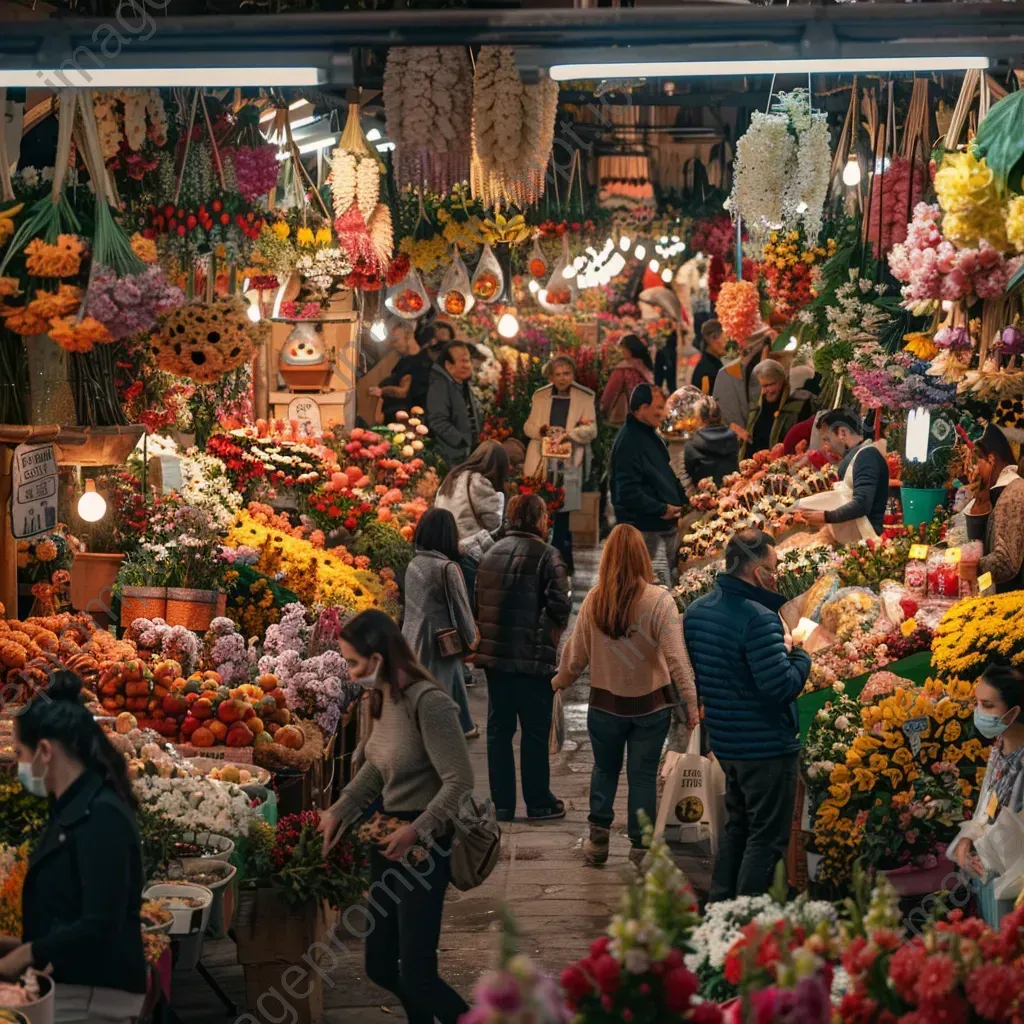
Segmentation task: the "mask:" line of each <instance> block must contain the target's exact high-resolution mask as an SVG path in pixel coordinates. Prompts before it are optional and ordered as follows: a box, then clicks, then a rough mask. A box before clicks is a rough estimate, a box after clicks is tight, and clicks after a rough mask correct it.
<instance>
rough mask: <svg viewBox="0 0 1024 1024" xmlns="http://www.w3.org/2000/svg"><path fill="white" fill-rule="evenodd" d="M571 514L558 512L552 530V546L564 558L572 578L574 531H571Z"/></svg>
mask: <svg viewBox="0 0 1024 1024" xmlns="http://www.w3.org/2000/svg"><path fill="white" fill-rule="evenodd" d="M571 515H572V513H571V512H556V513H555V518H554V525H553V526H552V528H551V546H552V547H553V548H554V549H555V550H556V551H557V552H558V553H559V554H560V555H561V556H562V561H563V562H565V568H566V571H567V572H568V573H569V575H570V576H571V575H572V573H573V564H572V530H570V529H569V516H571Z"/></svg>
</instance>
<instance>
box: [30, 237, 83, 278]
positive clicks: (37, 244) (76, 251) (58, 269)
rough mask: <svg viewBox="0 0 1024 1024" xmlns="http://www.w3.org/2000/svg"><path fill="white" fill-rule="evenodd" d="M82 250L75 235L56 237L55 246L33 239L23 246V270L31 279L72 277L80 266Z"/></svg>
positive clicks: (39, 239)
mask: <svg viewBox="0 0 1024 1024" xmlns="http://www.w3.org/2000/svg"><path fill="white" fill-rule="evenodd" d="M82 250H83V246H82V243H81V241H79V239H78V238H77V237H76V236H75V235H58V236H57V242H56V244H55V245H48V244H47V243H46V242H44V241H43V240H42V239H41V238H33V239H32V241H31V242H29V243H28V245H26V246H25V256H26V259H25V269H26V270H28V272H29V274H31V275H32V276H33V277H74V276H75V274H77V273H78V271H79V270H80V269H81V266H82Z"/></svg>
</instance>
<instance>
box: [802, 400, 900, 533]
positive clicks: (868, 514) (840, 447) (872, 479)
mask: <svg viewBox="0 0 1024 1024" xmlns="http://www.w3.org/2000/svg"><path fill="white" fill-rule="evenodd" d="M818 429H819V431H820V432H821V435H822V439H823V440H824V441H825V442H826V443H827V444H828V446H829V448H831V449H832V451H834V452H835V453H836V454H837V455H840V456H841V457H842V461H841V462H840V463H839V465H838V466H837V467H836V472H837V473H838V474H839V483H837V484H836V485H835V487H834V488H833V489H832V490H831V491H826V492H825V494H816V495H814V496H813V497H811V498H804V499H803V500H802V501H801V502H800V504H799V506H798V509H799V511H800V512H801V514H802V515H803V518H804V520H805V522H807V523H808V525H810V526H816V527H820V526H825V525H827V526H829V527H830V528H831V531H832V534H833V536H834V537H835V539H836V541H837V542H838V543H840V544H856V543H857V542H858V541H861V540H877V539H878V536H879V534H881V532H882V526H883V523H884V520H885V506H886V504H887V502H888V500H889V464H888V463H887V462H886V461H885V456H884V455H883V454H882V452H881V451H880V450H879V449H878V448H877V447H876V446H875V444H874V443H872V442H871V441H869V440H868V439H867V432H866V430H865V428H864V424H863V423H862V422H861V419H860V417H859V416H858V415H857V413H855V412H853V411H852V410H849V409H833V410H832V412H830V413H826V415H824V416H823V417H822V418H821V420H820V421H819V423H818Z"/></svg>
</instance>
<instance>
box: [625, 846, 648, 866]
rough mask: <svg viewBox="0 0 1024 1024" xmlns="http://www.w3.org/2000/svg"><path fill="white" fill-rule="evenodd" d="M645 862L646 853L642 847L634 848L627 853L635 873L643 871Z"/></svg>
mask: <svg viewBox="0 0 1024 1024" xmlns="http://www.w3.org/2000/svg"><path fill="white" fill-rule="evenodd" d="M645 860H647V851H646V850H645V849H644V848H643V847H642V846H634V847H633V849H632V850H630V851H629V863H630V864H632V865H633V867H635V868H636V869H637V871H641V872H642V871H643V869H644V861H645Z"/></svg>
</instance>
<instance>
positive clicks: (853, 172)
mask: <svg viewBox="0 0 1024 1024" xmlns="http://www.w3.org/2000/svg"><path fill="white" fill-rule="evenodd" d="M843 184H844V185H847V186H849V187H850V188H853V186H854V185H859V184H860V161H859V160H858V159H857V158H856V157H855V156H853V155H851V156H850V159H849V160H847V161H846V166H845V167H844V168H843Z"/></svg>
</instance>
